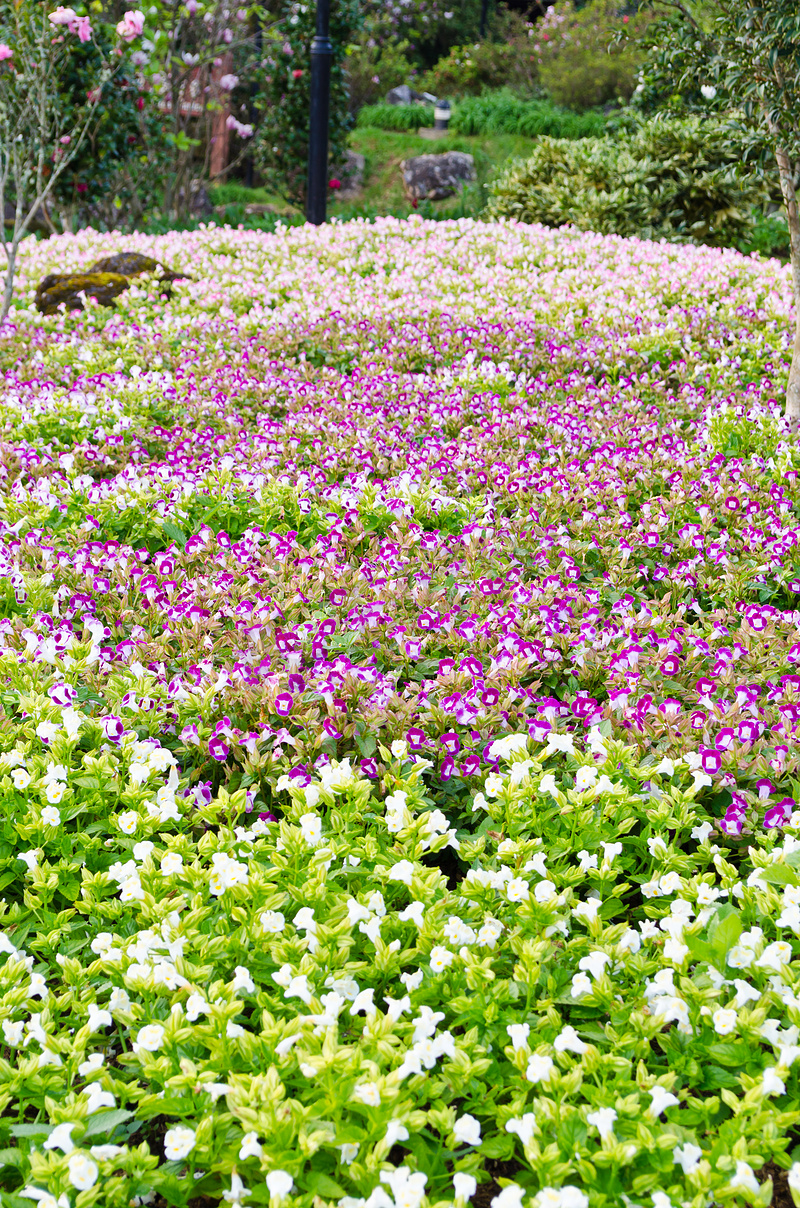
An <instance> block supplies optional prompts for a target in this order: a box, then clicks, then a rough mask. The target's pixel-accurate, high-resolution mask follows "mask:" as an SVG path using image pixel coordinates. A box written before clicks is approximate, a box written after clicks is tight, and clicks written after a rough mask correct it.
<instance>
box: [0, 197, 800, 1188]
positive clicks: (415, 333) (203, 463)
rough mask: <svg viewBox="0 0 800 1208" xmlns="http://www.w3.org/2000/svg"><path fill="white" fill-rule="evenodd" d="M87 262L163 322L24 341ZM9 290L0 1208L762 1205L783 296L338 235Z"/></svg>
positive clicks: (777, 1044)
mask: <svg viewBox="0 0 800 1208" xmlns="http://www.w3.org/2000/svg"><path fill="white" fill-rule="evenodd" d="M123 248H125V249H130V250H132V249H136V250H140V251H142V252H146V253H147V254H150V255H153V256H155V257H156V258H158V259H159V260H160V261H162V262H163V263H166V264H169V265H170V266H171V267H173V268H175V269H181V268H183V269H185V270H186V271H188V272H190V273H191V279H184V280H182V281H178V282H176V283H175V284H174V285H173V292H172V297H171V299H167V298H166V297H165V296H163V295H161V294H160V292H159V286H158V283H157V282H156V281H155V280H152V281H151V280H149V279H148V278H146V277H143V278H140V279H138V280H137V281H136V282H134V283H133V284H132V286H131V288H130V289H129V290H128V291H126V293H125V294H123V295H122V296H121V297H120V299H119V300H118V306H117V309H116V310H114V311H109V310H106V309H102V308H100V307H97V306H95V305H93V303H92V302H91V300H87V302H86V308H85V310H84V311H83V312H80V313H73V314H64V313H62V314H58V315H55V316H52V317H50V318H44V319H43V318H42V317H41V316H39V315H38V314H37V313H36V311H35V310H34V308H33V305H32V301H33V295H34V290H35V286H36V283H37V282H38V281H39V280H40V279H41V277H42V276H43V275H44V274H45V273H46V272H49V271H54V270H56V269H60V270H61V271H64V270H65V269H68V268H72V267H78V266H80V265H85V264H87V263H91V262H92V261H93V260H95V259H97V258H99V257H100V256H101V255H107V254H109V253H111V252H113V251H118V250H122V249H123ZM433 265H435V272H433V271H432V266H433ZM19 271H20V288H19V293H18V295H17V301H16V304H15V306H14V307H13V309H12V312H11V317H12V320H13V324H14V326H13V334H12V336H11V338H7V339H6V342H5V344H3V345H2V346H0V356H2V358H3V360H2V365H3V370H2V371H3V374H4V390H3V393H2V398H0V476H1V477H2V480H3V493H2V498H1V499H0V525H1V526H2V527H1V528H0V535H1V536H2V546H1V547H0V571H1V572H2V577H1V578H0V598H2V605H3V607H2V613H3V618H2V620H0V705H1V706H2V715H0V717H1V722H2V724H0V795H2V797H3V801H4V807H5V808H4V822H3V824H2V846H0V895H2V901H1V902H0V912H1V913H0V926H1V927H2V936H0V954H2V955H0V961H2V965H0V1029H2V1038H3V1041H4V1045H5V1048H4V1051H3V1053H2V1054H1V1055H0V1099H2V1103H3V1114H2V1118H1V1119H0V1130H4V1131H3V1136H2V1143H3V1146H4V1147H5V1148H4V1150H3V1152H4V1155H5V1159H4V1160H5V1165H4V1166H3V1167H2V1169H1V1170H0V1190H1V1191H2V1194H3V1195H4V1196H5V1197H6V1198H8V1199H9V1203H10V1204H13V1205H14V1208H18V1206H19V1205H20V1204H24V1203H25V1202H29V1201H30V1200H38V1201H39V1202H40V1203H42V1204H44V1205H45V1208H53V1205H58V1206H59V1208H65V1206H69V1208H73V1206H74V1208H84V1205H90V1204H93V1203H97V1204H102V1205H109V1206H111V1208H116V1206H117V1205H120V1208H121V1206H122V1205H127V1204H128V1203H130V1202H131V1200H135V1199H138V1200H139V1202H152V1201H155V1202H160V1200H156V1197H161V1199H162V1200H164V1201H165V1202H167V1203H170V1204H175V1205H184V1204H185V1205H189V1204H196V1205H199V1204H203V1203H208V1202H211V1203H222V1202H224V1203H226V1204H227V1203H230V1204H240V1205H250V1204H259V1203H264V1204H270V1205H271V1206H272V1208H278V1205H280V1204H282V1203H286V1204H287V1205H288V1204H290V1203H291V1202H295V1203H297V1204H298V1205H302V1208H311V1206H312V1204H314V1203H315V1202H316V1203H317V1205H319V1202H322V1203H325V1204H327V1203H333V1202H337V1203H341V1204H342V1205H343V1208H362V1205H363V1206H366V1205H369V1208H427V1205H439V1204H441V1205H445V1204H455V1205H457V1206H458V1208H466V1202H467V1201H468V1200H470V1199H471V1198H472V1197H473V1196H474V1195H476V1194H478V1195H480V1196H486V1195H487V1194H488V1198H487V1199H486V1202H487V1203H488V1202H489V1200H492V1201H493V1202H494V1208H517V1206H522V1205H525V1208H587V1206H588V1205H591V1208H612V1206H613V1208H617V1206H618V1205H619V1204H621V1203H623V1204H633V1205H639V1206H640V1208H651V1206H652V1208H669V1206H670V1205H672V1208H679V1206H680V1208H683V1206H684V1205H690V1206H691V1208H705V1206H706V1205H707V1204H708V1203H709V1202H714V1203H719V1204H724V1203H740V1204H741V1203H749V1204H756V1205H764V1206H765V1208H766V1205H767V1204H768V1203H769V1199H770V1195H771V1191H772V1186H773V1182H774V1179H776V1178H781V1179H784V1180H785V1179H786V1177H787V1175H786V1174H784V1173H783V1172H784V1171H787V1172H788V1179H789V1186H790V1188H792V1189H794V1190H797V1188H798V1187H800V1167H798V1166H796V1165H795V1162H796V1159H797V1157H798V1155H797V1154H795V1153H793V1152H792V1143H793V1142H792V1140H791V1134H792V1130H793V1129H795V1128H796V1125H797V1124H798V1122H800V1108H799V1107H798V1102H799V1101H800V1091H798V1086H797V1082H796V1069H797V1057H798V1055H800V1045H799V1044H798V1039H799V1037H800V1031H799V1030H798V1029H800V1016H799V1015H798V1011H800V1005H799V1002H800V1000H798V998H797V987H798V985H800V957H799V956H798V953H800V871H798V870H799V869H800V855H798V852H800V810H799V809H798V808H797V804H796V802H797V800H798V798H797V793H798V790H799V789H800V783H799V781H800V777H799V776H798V759H797V754H796V743H795V741H794V739H795V732H796V727H797V724H798V722H799V721H800V703H798V702H800V673H798V667H797V664H798V662H800V642H798V640H797V628H798V624H799V623H800V609H798V608H797V606H796V601H797V594H798V592H799V591H800V561H799V560H798V559H800V555H798V552H797V550H798V531H799V530H798V527H797V523H796V513H797V507H798V502H799V500H798V484H797V471H796V470H795V468H794V465H793V458H794V457H795V456H796V454H795V448H794V438H793V435H792V431H791V429H790V426H789V425H788V423H787V422H786V421H784V420H783V419H782V418H781V417H780V414H779V412H780V408H779V406H778V404H777V403H776V402H775V397H774V396H775V392H776V391H778V390H779V389H780V386H781V382H782V380H783V379H784V377H785V375H786V372H787V361H788V356H789V351H790V350H789V334H788V330H787V322H786V319H787V315H788V313H789V310H790V298H791V291H790V283H789V281H788V278H787V276H786V273H785V270H783V269H781V268H780V266H779V265H777V264H775V263H761V262H758V261H756V260H748V259H745V258H744V257H742V256H740V255H738V254H737V253H733V252H727V251H725V252H722V251H717V250H711V249H704V248H693V247H676V246H673V245H666V244H653V243H645V242H640V241H637V240H621V239H619V238H615V237H602V236H597V235H592V234H585V233H578V232H575V231H574V230H561V231H548V230H545V229H544V228H541V227H535V226H532V227H523V226H518V225H515V224H511V223H499V224H496V225H494V226H489V225H485V224H478V223H474V222H472V221H469V220H462V221H459V222H453V223H446V224H445V223H436V224H433V223H431V224H426V223H424V222H422V221H419V220H412V221H410V222H407V223H401V222H397V221H395V220H390V219H384V220H381V221H379V222H377V223H375V224H373V225H370V224H367V223H361V222H356V223H352V224H347V225H339V224H332V225H330V226H327V227H324V228H322V229H319V230H317V229H313V228H310V227H309V228H291V229H286V228H279V229H278V230H277V232H276V234H275V235H274V236H265V235H263V234H260V233H256V232H244V231H234V230H231V229H230V228H223V229H217V228H215V227H213V226H210V227H209V228H206V229H201V230H199V231H197V232H193V233H191V234H181V235H178V234H172V235H168V236H164V237H161V238H148V237H145V236H135V237H133V238H128V239H126V240H125V242H124V243H123V241H122V240H121V239H120V238H118V237H116V236H113V235H112V236H109V235H100V234H97V233H95V232H92V231H86V232H83V233H81V235H79V236H76V237H70V238H61V239H58V240H51V241H49V242H47V243H40V244H37V245H35V246H31V247H28V246H27V245H26V248H25V255H24V256H23V258H22V260H21V264H20V270H19ZM6 331H8V329H6ZM758 425H761V426H760V427H758ZM753 426H755V427H756V429H757V430H758V431H760V432H763V443H759V441H758V439H755V438H753V436H752V428H753ZM745 438H746V439H747V441H749V442H750V443H749V444H744V443H738V444H737V441H740V442H744V441H745ZM795 945H797V947H795ZM9 1155H11V1156H9ZM479 1186H480V1187H481V1188H482V1191H481V1192H480V1193H478V1192H477V1190H476V1189H477V1188H478V1187H479ZM478 1202H480V1203H481V1204H482V1203H483V1202H484V1200H483V1199H480V1200H479V1201H478Z"/></svg>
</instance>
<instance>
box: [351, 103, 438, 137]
mask: <svg viewBox="0 0 800 1208" xmlns="http://www.w3.org/2000/svg"><path fill="white" fill-rule="evenodd" d="M356 125H357V126H360V127H362V128H364V127H372V128H373V129H375V130H401V131H402V130H418V129H419V127H420V126H432V125H433V109H432V108H431V107H430V105H365V106H364V108H363V109H362V110H361V111H360V112H359V115H358V118H357V119H356Z"/></svg>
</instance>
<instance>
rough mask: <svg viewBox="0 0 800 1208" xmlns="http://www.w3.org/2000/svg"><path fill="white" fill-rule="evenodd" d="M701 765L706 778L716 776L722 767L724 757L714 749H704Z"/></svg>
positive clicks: (701, 755) (701, 754)
mask: <svg viewBox="0 0 800 1208" xmlns="http://www.w3.org/2000/svg"><path fill="white" fill-rule="evenodd" d="M700 763H701V766H702V768H703V771H704V772H705V774H706V776H716V774H717V772H718V771H719V770H720V768H721V767H722V755H721V753H720V752H719V751H715V750H714V749H713V747H704V748H703V750H702V751H701V752H700Z"/></svg>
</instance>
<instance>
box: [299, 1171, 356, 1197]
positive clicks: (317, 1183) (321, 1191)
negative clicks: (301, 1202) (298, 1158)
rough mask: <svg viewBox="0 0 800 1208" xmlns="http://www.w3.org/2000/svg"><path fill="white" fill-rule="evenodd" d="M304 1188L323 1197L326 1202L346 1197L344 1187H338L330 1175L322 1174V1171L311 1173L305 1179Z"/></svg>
mask: <svg viewBox="0 0 800 1208" xmlns="http://www.w3.org/2000/svg"><path fill="white" fill-rule="evenodd" d="M306 1186H307V1187H308V1190H309V1191H312V1192H313V1193H314V1194H315V1195H321V1196H323V1197H324V1198H325V1199H326V1200H340V1199H341V1198H342V1196H343V1195H347V1192H346V1191H345V1189H344V1187H340V1186H339V1184H338V1183H337V1182H336V1181H335V1180H334V1179H332V1178H331V1177H330V1175H327V1174H323V1173H322V1171H312V1172H311V1173H310V1174H309V1176H308V1178H307V1179H306Z"/></svg>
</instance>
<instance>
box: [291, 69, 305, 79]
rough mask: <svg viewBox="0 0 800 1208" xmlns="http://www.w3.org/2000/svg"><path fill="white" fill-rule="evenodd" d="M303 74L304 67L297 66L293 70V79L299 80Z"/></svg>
mask: <svg viewBox="0 0 800 1208" xmlns="http://www.w3.org/2000/svg"><path fill="white" fill-rule="evenodd" d="M302 74H303V69H302V67H295V69H294V71H293V72H292V79H293V80H299V79H300V76H301V75H302Z"/></svg>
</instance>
